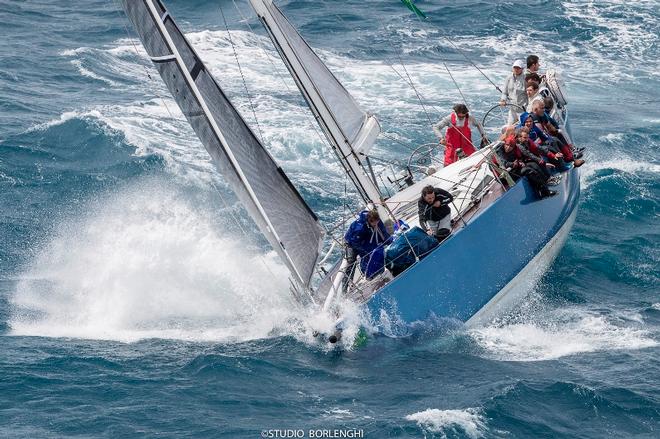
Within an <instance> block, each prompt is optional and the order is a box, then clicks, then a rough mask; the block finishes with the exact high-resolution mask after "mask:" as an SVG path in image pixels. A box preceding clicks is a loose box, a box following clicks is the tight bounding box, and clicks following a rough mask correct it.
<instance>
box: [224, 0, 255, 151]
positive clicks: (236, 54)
mask: <svg viewBox="0 0 660 439" xmlns="http://www.w3.org/2000/svg"><path fill="white" fill-rule="evenodd" d="M218 9H220V15H222V21H223V22H224V24H225V29H226V30H227V35H228V36H229V43H230V44H231V49H232V51H233V52H234V58H235V59H236V65H237V66H238V71H239V73H240V74H241V80H242V81H243V88H245V94H246V95H247V98H248V102H249V103H250V108H251V109H252V115H253V116H254V122H255V123H256V124H257V130H259V137H261V143H264V133H263V131H262V130H261V125H260V124H259V118H258V117H257V112H256V110H255V109H254V103H253V102H252V96H251V95H250V90H249V89H248V86H247V82H245V75H243V68H242V67H241V63H240V62H239V60H238V53H237V52H236V46H235V45H234V39H233V38H232V37H231V32H230V31H229V25H228V24H227V18H226V17H225V12H224V11H223V9H222V6H221V5H218Z"/></svg>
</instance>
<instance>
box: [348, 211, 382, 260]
mask: <svg viewBox="0 0 660 439" xmlns="http://www.w3.org/2000/svg"><path fill="white" fill-rule="evenodd" d="M367 213H368V212H367V211H366V210H365V211H362V212H360V216H359V217H358V219H356V220H355V221H353V223H352V224H351V225H350V226H349V228H348V230H347V231H346V234H345V235H344V240H345V241H346V244H348V245H349V246H350V247H351V248H353V249H354V250H355V251H356V252H357V254H358V256H360V257H364V256H365V255H367V254H369V253H371V252H372V251H373V250H375V249H376V248H377V247H378V246H380V245H383V244H385V243H387V242H388V241H389V240H390V235H389V233H387V230H385V225H384V224H383V222H382V221H378V227H377V228H375V229H372V228H371V227H370V226H369V223H368V221H367Z"/></svg>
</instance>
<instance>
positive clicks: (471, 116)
mask: <svg viewBox="0 0 660 439" xmlns="http://www.w3.org/2000/svg"><path fill="white" fill-rule="evenodd" d="M470 123H472V125H473V126H475V127H477V130H479V134H481V138H482V139H483V140H486V132H485V131H484V127H482V126H481V124H480V123H479V122H478V121H477V119H475V118H474V116H473V115H470Z"/></svg>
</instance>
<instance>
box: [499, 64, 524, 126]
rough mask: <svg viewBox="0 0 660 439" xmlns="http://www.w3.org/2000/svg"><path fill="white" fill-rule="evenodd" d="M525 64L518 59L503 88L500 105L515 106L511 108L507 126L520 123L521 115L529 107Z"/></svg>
mask: <svg viewBox="0 0 660 439" xmlns="http://www.w3.org/2000/svg"><path fill="white" fill-rule="evenodd" d="M524 66H525V63H524V61H523V60H521V59H517V60H516V61H515V62H514V63H513V66H512V73H511V74H510V75H509V76H508V77H507V78H506V82H505V83H504V86H503V87H502V97H501V98H500V105H506V104H513V105H511V106H510V107H509V118H508V120H507V124H508V125H511V124H513V123H515V122H517V121H518V118H519V117H520V113H522V112H523V111H524V108H525V107H526V106H527V93H526V92H525V75H524V74H523V68H524Z"/></svg>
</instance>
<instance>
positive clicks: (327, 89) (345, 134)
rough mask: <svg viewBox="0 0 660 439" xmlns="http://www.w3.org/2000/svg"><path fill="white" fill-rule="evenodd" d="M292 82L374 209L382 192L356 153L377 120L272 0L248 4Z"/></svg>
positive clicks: (363, 149) (368, 143) (364, 147)
mask: <svg viewBox="0 0 660 439" xmlns="http://www.w3.org/2000/svg"><path fill="white" fill-rule="evenodd" d="M250 4H251V5H252V7H253V8H254V10H255V11H256V13H257V15H258V16H259V18H260V19H261V20H262V22H263V24H264V26H265V27H266V29H267V31H268V33H269V35H270V37H271V40H272V41H273V43H274V44H275V46H276V47H277V49H278V51H279V52H280V55H281V56H282V59H283V61H284V62H285V64H286V66H287V68H288V69H289V71H290V72H291V75H292V76H293V78H294V79H295V80H296V84H297V85H298V88H299V89H300V91H301V92H302V94H303V96H304V97H305V99H306V101H307V104H308V105H309V107H310V109H311V110H312V112H313V113H314V115H315V117H316V118H317V120H318V122H319V123H320V125H321V127H322V128H323V131H324V133H325V135H326V136H327V137H328V140H329V142H330V144H331V145H332V146H333V148H335V152H336V153H337V156H338V158H339V160H340V162H341V164H342V165H343V166H344V168H345V170H346V172H347V173H348V175H349V177H350V178H351V180H352V181H353V182H354V183H355V185H356V187H357V189H358V191H359V192H360V194H361V195H362V197H363V198H364V199H365V201H366V202H373V203H374V204H376V205H378V204H379V202H380V198H381V196H380V192H379V190H378V188H377V186H376V185H375V183H374V182H373V181H372V180H371V179H370V178H369V177H368V176H367V174H366V173H365V171H364V168H363V166H362V164H361V159H360V154H365V155H366V154H367V153H368V152H369V150H370V148H371V147H372V145H373V143H374V142H375V140H376V137H377V136H378V134H379V133H380V124H379V123H378V120H377V119H376V118H375V117H374V116H372V115H369V114H367V113H366V112H364V111H362V110H361V109H360V107H359V106H358V104H357V103H356V102H355V99H353V97H352V96H351V95H350V94H349V93H348V91H347V90H346V89H345V88H344V86H343V85H341V83H340V82H339V81H338V80H337V78H336V77H335V76H334V75H333V74H332V72H330V70H329V69H328V68H327V66H326V65H325V64H324V63H323V61H321V59H320V58H319V57H318V56H317V55H316V53H314V51H313V50H312V48H311V47H309V45H308V44H307V42H306V41H305V40H304V39H303V38H302V36H301V35H300V34H299V33H298V31H297V30H296V29H295V28H294V27H293V26H292V25H291V23H289V21H288V20H287V18H286V17H285V16H284V15H283V14H282V12H281V11H280V10H279V9H278V7H277V6H276V5H275V4H273V2H272V1H271V0H250Z"/></svg>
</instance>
